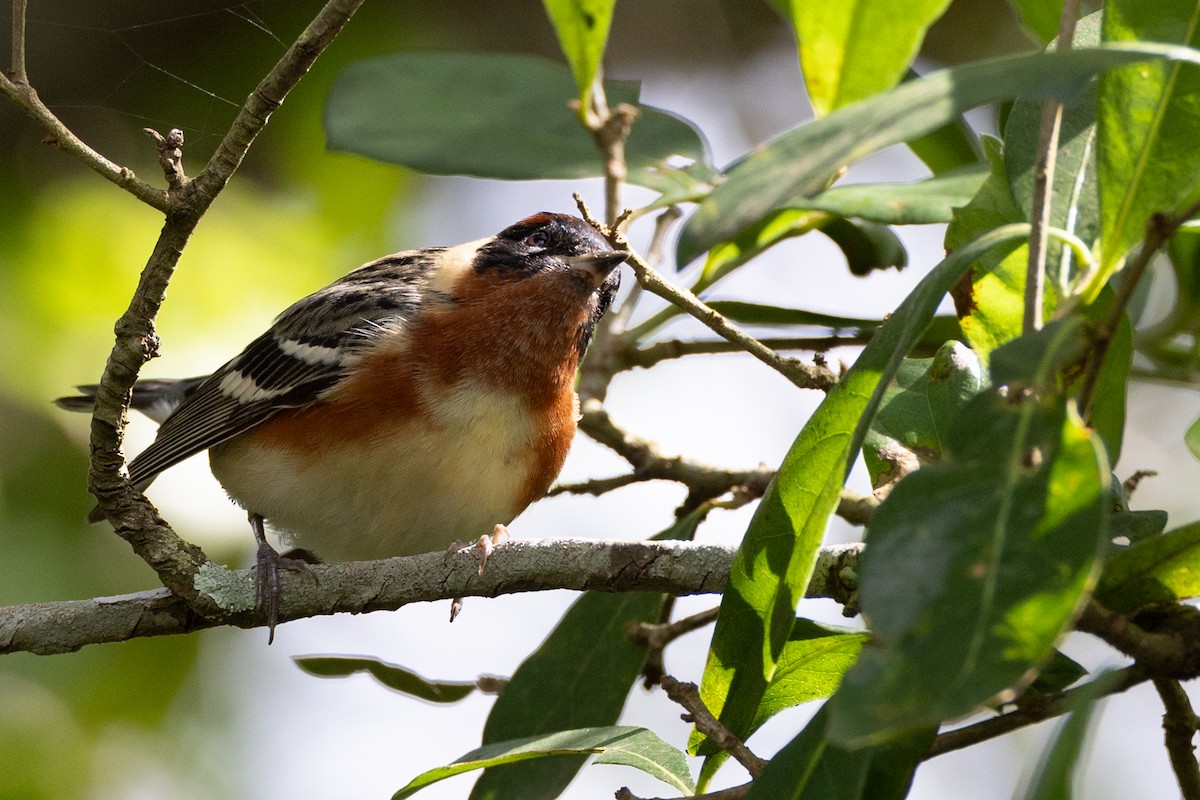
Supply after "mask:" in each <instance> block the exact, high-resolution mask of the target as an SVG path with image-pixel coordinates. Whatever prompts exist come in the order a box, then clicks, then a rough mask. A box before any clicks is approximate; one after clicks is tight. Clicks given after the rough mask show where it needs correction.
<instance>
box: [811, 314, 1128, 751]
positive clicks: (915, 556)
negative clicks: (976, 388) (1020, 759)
mask: <svg viewBox="0 0 1200 800" xmlns="http://www.w3.org/2000/svg"><path fill="white" fill-rule="evenodd" d="M1082 328H1083V326H1082V323H1081V322H1079V321H1078V320H1077V319H1074V320H1069V321H1066V322H1064V323H1056V324H1053V325H1050V326H1047V328H1046V329H1045V330H1043V331H1042V332H1041V333H1039V334H1037V335H1036V336H1034V337H1024V338H1025V339H1026V340H1031V339H1032V340H1036V341H1035V343H1036V344H1037V345H1038V347H1037V348H1036V351H1035V353H1036V352H1037V351H1040V355H1039V357H1038V358H1037V359H1036V360H1033V361H1032V362H1031V361H1030V360H1029V359H1028V358H1022V359H1019V360H1018V359H1013V362H1012V363H1022V364H1023V367H1024V369H1023V373H1022V374H1020V375H1016V374H1011V373H1009V374H1006V375H1004V376H1003V377H1002V375H1001V371H1000V368H1001V366H1002V365H1005V366H1006V365H1007V364H1008V363H1009V361H1008V359H1001V358H1000V357H999V356H1000V354H1001V353H1002V352H1003V350H1002V351H998V352H997V359H996V360H995V363H994V370H993V379H994V380H995V381H996V383H997V384H1001V383H1004V384H1007V385H1008V391H1007V392H1006V393H1005V394H1004V395H1003V396H1002V394H1001V392H999V391H996V392H988V393H986V394H982V395H980V396H978V397H976V398H975V399H974V400H972V401H971V402H970V403H969V404H968V405H967V406H966V408H964V409H963V411H962V412H961V413H960V414H959V415H958V419H957V420H956V423H955V425H954V427H953V428H952V429H951V432H950V439H949V443H948V445H949V451H950V454H951V457H950V458H949V459H947V460H946V461H944V462H942V463H939V464H933V465H931V466H928V467H925V468H923V469H920V470H918V471H916V472H914V473H911V474H910V475H908V476H907V477H905V478H904V479H903V480H902V481H900V482H899V483H898V484H897V485H896V486H895V488H894V489H893V490H892V492H891V493H890V494H889V495H888V497H887V499H886V500H884V502H883V503H882V504H881V505H880V506H879V508H878V509H876V511H875V514H874V515H873V516H872V520H871V525H870V529H869V531H868V536H867V543H868V544H867V548H866V550H865V551H864V555H863V559H862V562H861V564H860V567H859V580H860V584H861V585H860V590H859V597H860V602H861V604H862V611H863V615H864V616H865V617H866V618H867V619H868V620H870V623H871V631H872V639H871V642H870V643H869V644H868V645H867V646H866V647H865V648H863V653H862V656H861V657H860V659H859V661H858V663H857V664H856V665H855V666H854V668H852V669H851V670H850V672H848V673H847V674H846V677H845V679H844V680H843V682H842V686H841V688H840V689H839V690H838V692H837V694H835V695H834V697H833V699H832V700H831V701H830V702H831V710H832V712H833V718H832V720H831V728H830V735H831V738H833V739H834V740H835V741H838V742H841V743H844V744H847V745H850V744H863V743H876V742H879V741H881V740H884V739H886V738H887V737H889V736H892V735H895V734H896V733H898V732H902V731H905V730H909V729H914V728H922V727H924V726H928V725H936V724H938V723H939V722H941V721H942V720H945V719H948V718H951V717H955V716H960V715H962V714H965V713H967V712H969V711H971V710H972V709H974V708H976V707H977V706H979V705H981V704H983V703H985V702H987V701H988V700H989V698H993V697H996V696H997V695H999V694H1000V693H1001V692H1003V691H1005V690H1007V689H1010V688H1012V687H1017V686H1020V685H1021V684H1022V682H1025V681H1028V680H1029V679H1031V678H1032V675H1033V669H1034V668H1035V667H1036V666H1037V665H1038V664H1040V663H1041V662H1043V661H1045V660H1046V659H1047V657H1049V656H1050V655H1051V653H1052V650H1053V647H1054V644H1055V642H1056V641H1057V640H1058V638H1059V637H1060V636H1061V635H1062V634H1063V632H1064V631H1065V630H1067V629H1068V627H1069V626H1070V624H1071V622H1072V620H1073V619H1074V617H1075V614H1076V611H1077V608H1078V606H1079V604H1080V602H1081V600H1082V598H1083V597H1085V596H1086V592H1087V591H1088V590H1089V589H1090V588H1091V585H1092V583H1093V582H1094V580H1095V575H1096V572H1097V570H1098V565H1099V561H1100V554H1101V553H1102V551H1103V548H1104V546H1105V544H1106V541H1107V533H1106V529H1105V522H1106V520H1107V514H1108V504H1109V496H1108V487H1109V483H1110V478H1109V474H1108V467H1107V464H1106V462H1105V459H1104V454H1103V451H1102V449H1101V448H1100V447H1099V443H1098V440H1097V439H1096V437H1095V435H1094V434H1093V433H1092V432H1091V431H1090V430H1089V429H1088V428H1087V427H1086V426H1085V425H1084V423H1083V421H1082V420H1081V419H1080V418H1079V417H1078V415H1077V414H1076V413H1074V411H1073V407H1071V406H1070V405H1069V404H1068V402H1067V401H1066V400H1065V399H1064V398H1062V397H1061V396H1058V395H1057V394H1056V392H1055V390H1054V385H1055V372H1056V371H1057V369H1058V368H1059V367H1060V365H1061V364H1062V363H1063V362H1064V361H1065V360H1067V359H1069V358H1070V357H1072V356H1073V355H1074V354H1076V353H1077V352H1078V351H1079V348H1080V347H1081V342H1082V341H1083V334H1082ZM1018 344H1020V345H1023V346H1024V347H1025V348H1026V349H1025V352H1026V353H1029V349H1028V346H1029V344H1030V342H1029V341H1024V342H1022V341H1020V340H1019V341H1018V342H1014V343H1013V345H1009V346H1008V348H1005V350H1007V349H1009V348H1012V347H1014V346H1017V345H1018ZM1006 368H1007V366H1006ZM1021 387H1028V388H1029V391H1023V390H1022V388H1021Z"/></svg>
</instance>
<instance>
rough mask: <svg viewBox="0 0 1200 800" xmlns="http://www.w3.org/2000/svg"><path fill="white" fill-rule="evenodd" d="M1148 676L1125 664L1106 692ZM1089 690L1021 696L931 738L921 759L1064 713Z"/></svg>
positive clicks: (1137, 682)
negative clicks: (1005, 708) (1013, 704)
mask: <svg viewBox="0 0 1200 800" xmlns="http://www.w3.org/2000/svg"><path fill="white" fill-rule="evenodd" d="M1148 679H1149V677H1148V676H1147V675H1146V674H1145V672H1143V671H1142V670H1141V669H1140V668H1139V667H1137V666H1136V665H1135V666H1132V667H1126V668H1125V669H1123V670H1121V671H1120V672H1118V673H1116V675H1115V681H1114V683H1113V684H1112V687H1111V689H1110V690H1109V691H1108V694H1110V695H1112V694H1117V693H1119V692H1123V691H1125V690H1126V689H1129V688H1131V687H1133V686H1136V685H1138V684H1139V683H1144V682H1145V681H1146V680H1148ZM1091 691H1093V687H1091V686H1090V685H1089V686H1081V687H1077V688H1075V689H1068V690H1067V691H1065V692H1057V693H1055V694H1044V695H1036V696H1027V697H1023V698H1021V700H1020V702H1019V703H1018V705H1017V708H1016V710H1014V711H1009V712H1007V713H1004V714H1000V715H999V716H995V717H991V718H989V719H985V720H983V721H982V722H976V723H974V724H972V725H966V726H964V727H962V728H957V729H955V730H952V731H947V732H946V733H943V734H940V735H939V736H938V737H937V738H936V739H934V741H933V744H932V745H930V747H929V750H928V751H926V753H925V755H924V757H923V760H926V761H928V760H929V759H931V758H934V757H936V756H940V755H945V754H946V753H952V752H954V751H955V750H962V749H963V748H965V747H970V746H972V745H976V744H979V743H980V742H986V741H987V740H989V739H995V738H996V737H997V736H1003V735H1004V734H1006V733H1011V732H1012V731H1015V730H1017V729H1019V728H1024V727H1026V726H1027V725H1034V724H1036V723H1038V722H1043V721H1044V720H1048V719H1051V718H1052V717H1058V716H1061V715H1063V714H1066V713H1067V712H1068V711H1070V710H1071V709H1072V708H1074V707H1075V702H1074V701H1075V699H1076V698H1077V697H1078V696H1079V695H1080V694H1082V693H1087V692H1091Z"/></svg>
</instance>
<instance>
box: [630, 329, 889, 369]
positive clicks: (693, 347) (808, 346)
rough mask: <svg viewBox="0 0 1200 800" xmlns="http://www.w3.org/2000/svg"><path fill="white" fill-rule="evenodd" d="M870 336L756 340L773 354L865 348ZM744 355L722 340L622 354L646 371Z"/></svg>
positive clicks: (673, 342)
mask: <svg viewBox="0 0 1200 800" xmlns="http://www.w3.org/2000/svg"><path fill="white" fill-rule="evenodd" d="M871 336H872V334H870V333H867V334H863V335H855V336H807V337H806V336H780V337H776V338H771V339H759V341H760V342H762V343H763V344H764V345H766V346H767V347H769V348H771V349H772V350H775V351H781V350H806V351H810V352H818V353H821V352H826V351H829V350H833V349H834V348H837V347H858V346H862V345H865V344H866V343H867V342H869V341H870V340H871ZM744 352H746V348H744V347H742V346H741V345H740V344H737V343H735V342H730V341H727V340H725V339H686V340H685V339H663V340H661V341H657V342H654V343H653V344H649V345H646V346H645V347H638V348H633V349H630V350H628V351H626V352H625V353H624V355H623V359H624V361H625V363H626V364H628V365H629V366H631V367H642V368H644V369H648V368H650V367H652V366H654V365H655V364H657V363H659V362H660V361H669V360H670V359H673V358H683V357H685V356H691V355H714V354H722V353H744Z"/></svg>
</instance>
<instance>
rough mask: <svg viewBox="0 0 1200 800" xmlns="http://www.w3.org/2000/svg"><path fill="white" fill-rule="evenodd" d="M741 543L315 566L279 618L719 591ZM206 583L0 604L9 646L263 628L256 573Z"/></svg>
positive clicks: (823, 571)
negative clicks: (195, 595)
mask: <svg viewBox="0 0 1200 800" xmlns="http://www.w3.org/2000/svg"><path fill="white" fill-rule="evenodd" d="M735 549H736V548H735V547H732V546H728V547H726V546H720V545H703V544H696V543H694V542H684V541H664V542H612V541H609V542H605V541H595V540H583V539H545V540H539V541H520V540H517V541H512V542H509V543H507V544H504V545H502V546H500V547H497V548H496V550H495V552H494V553H493V554H492V556H491V558H490V559H489V560H488V565H487V569H486V570H484V574H483V575H479V574H478V569H477V565H476V561H475V559H474V557H473V556H472V555H471V554H470V553H462V554H453V555H451V556H449V557H447V556H446V555H445V554H443V553H429V554H426V555H421V556H410V557H406V558H391V559H387V560H384V561H355V562H348V563H341V564H315V565H313V566H311V567H309V568H308V570H307V571H304V572H299V573H291V572H285V573H282V574H281V575H280V580H281V582H282V592H281V594H282V597H281V598H280V607H279V619H280V621H287V620H294V619H302V618H306V617H313V616H324V615H328V614H339V613H351V614H361V613H365V612H368V611H385V610H386V611H391V610H395V609H397V608H400V607H401V606H404V605H407V604H409V603H416V602H431V601H437V600H450V599H452V598H454V597H496V596H499V595H502V594H512V593H515V592H531V591H542V590H547V589H572V590H576V591H584V590H591V591H606V592H629V591H653V592H666V593H668V594H676V595H681V594H702V593H714V592H720V591H721V590H722V589H723V588H724V586H725V581H726V580H727V578H728V575H729V565H730V563H731V562H732V560H733V554H734V551H735ZM860 551H861V548H860V547H859V546H855V545H850V546H839V547H828V548H824V549H822V551H821V553H820V555H819V557H818V561H817V568H816V570H815V571H814V573H813V579H812V581H811V582H810V584H809V593H810V596H812V597H831V598H834V599H839V598H846V597H849V596H850V595H851V594H852V593H853V587H852V586H847V585H846V584H845V576H847V575H851V574H852V572H853V567H854V565H855V564H856V563H857V559H858V554H859V552H860ZM196 580H197V583H198V585H199V586H200V587H201V589H202V590H203V591H204V592H205V593H206V594H207V595H208V596H210V597H212V598H214V601H215V602H219V603H220V604H221V605H222V608H221V609H220V610H219V612H215V613H212V614H210V615H208V616H200V615H198V614H196V613H195V612H194V611H192V609H191V608H190V607H189V605H188V604H187V603H186V602H184V601H183V600H182V599H180V598H179V597H178V596H175V595H172V594H171V593H170V592H168V591H166V590H165V589H155V590H152V591H147V592H138V593H136V594H129V595H122V596H120V597H100V598H94V599H91V600H70V601H64V602H54V603H37V604H29V605H17V606H8V607H5V608H0V654H5V653H13V652H30V653H38V654H41V655H49V654H54V653H67V652H72V651H75V650H78V649H80V648H81V647H83V646H85V645H89V644H99V643H103V642H121V641H126V640H128V639H136V638H141V637H146V636H166V635H171V634H179V633H190V632H192V631H199V630H204V629H206V628H212V627H216V626H217V625H232V626H236V627H240V628H254V627H258V626H261V625H262V624H263V622H262V620H261V619H260V618H259V617H258V615H257V614H255V612H254V609H253V605H254V572H253V570H237V571H231V570H227V569H225V568H224V567H218V566H216V565H213V564H208V565H206V566H205V567H204V569H202V570H200V571H199V573H198V575H197V578H196Z"/></svg>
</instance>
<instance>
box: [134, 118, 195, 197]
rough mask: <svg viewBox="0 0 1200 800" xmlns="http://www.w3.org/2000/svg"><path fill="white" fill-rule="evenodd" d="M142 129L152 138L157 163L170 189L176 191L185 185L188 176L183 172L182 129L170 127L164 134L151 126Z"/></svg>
mask: <svg viewBox="0 0 1200 800" xmlns="http://www.w3.org/2000/svg"><path fill="white" fill-rule="evenodd" d="M142 131H143V132H145V134H146V135H147V136H149V137H150V138H151V139H153V140H154V148H155V149H156V150H158V165H159V166H160V167H162V171H163V176H164V177H166V179H167V186H169V187H171V191H172V192H178V191H179V190H181V189H183V188H184V187H185V186H187V183H188V178H187V175H185V174H184V173H183V131H181V130H179V128H172V129H171V130H170V132H169V133H167V135H166V136H163V135H162V134H161V133H159V132H158V131H156V130H154V129H153V128H142Z"/></svg>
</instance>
